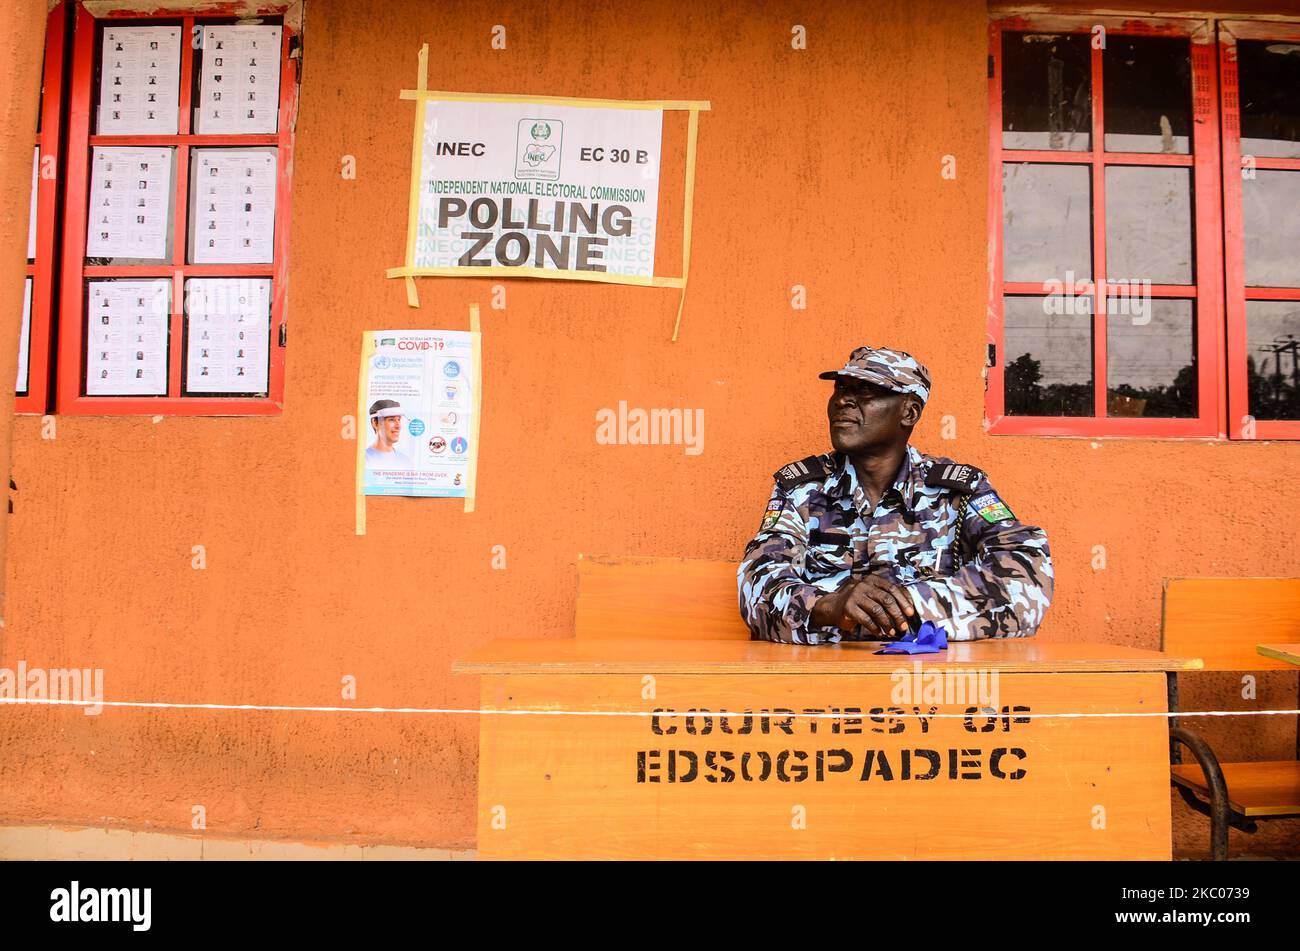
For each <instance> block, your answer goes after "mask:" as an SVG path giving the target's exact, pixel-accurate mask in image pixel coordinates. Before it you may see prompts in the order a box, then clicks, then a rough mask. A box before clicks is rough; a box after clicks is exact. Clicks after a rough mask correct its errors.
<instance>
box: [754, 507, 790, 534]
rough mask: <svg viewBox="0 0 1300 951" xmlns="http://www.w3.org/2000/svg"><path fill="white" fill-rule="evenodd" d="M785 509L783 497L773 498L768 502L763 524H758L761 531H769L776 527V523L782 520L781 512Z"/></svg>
mask: <svg viewBox="0 0 1300 951" xmlns="http://www.w3.org/2000/svg"><path fill="white" fill-rule="evenodd" d="M784 511H785V502H783V501H782V500H781V499H773V500H772V501H771V502H768V503H767V511H766V512H764V513H763V521H762V524H760V525H759V526H758V530H759V531H760V532H766V531H769V530H770V529H772V528H775V527H776V523H777V522H779V521H781V513H782V512H784Z"/></svg>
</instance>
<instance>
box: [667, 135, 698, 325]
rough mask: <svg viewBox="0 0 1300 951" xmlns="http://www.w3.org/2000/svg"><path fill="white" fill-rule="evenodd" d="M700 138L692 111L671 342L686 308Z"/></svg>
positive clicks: (687, 143)
mask: <svg viewBox="0 0 1300 951" xmlns="http://www.w3.org/2000/svg"><path fill="white" fill-rule="evenodd" d="M699 137H700V113H699V110H697V109H692V110H691V114H690V117H689V118H688V119H687V126H686V197H685V209H684V211H683V213H682V299H681V300H680V301H678V302H677V322H676V323H675V324H673V342H674V343H676V342H677V332H678V331H679V330H681V329H682V310H683V308H685V307H686V279H687V278H688V277H689V276H690V273H691V218H692V216H693V214H694V205H695V146H696V142H697V141H698V140H699Z"/></svg>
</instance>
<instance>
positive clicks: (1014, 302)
mask: <svg viewBox="0 0 1300 951" xmlns="http://www.w3.org/2000/svg"><path fill="white" fill-rule="evenodd" d="M1091 310H1092V298H1091V297H1086V296H1085V297H1078V298H1069V297H1067V298H1065V299H1062V298H1060V297H1008V298H1006V299H1005V302H1004V311H1003V313H1004V321H1003V327H1004V332H1003V345H1004V346H1005V348H1006V352H1005V359H1004V360H1003V365H1004V366H1005V368H1006V369H1005V375H1004V383H1003V395H1004V400H1005V405H1004V412H1005V413H1006V414H1007V415H1008V416H1092V415H1093V388H1092V387H1093V374H1092V313H1091Z"/></svg>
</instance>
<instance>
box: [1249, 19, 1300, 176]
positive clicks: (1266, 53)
mask: <svg viewBox="0 0 1300 951" xmlns="http://www.w3.org/2000/svg"><path fill="white" fill-rule="evenodd" d="M1237 76H1238V82H1239V85H1240V89H1241V154H1242V155H1263V156H1272V157H1282V158H1300V43H1281V42H1276V43H1275V42H1270V41H1267V40H1240V41H1238V43H1237Z"/></svg>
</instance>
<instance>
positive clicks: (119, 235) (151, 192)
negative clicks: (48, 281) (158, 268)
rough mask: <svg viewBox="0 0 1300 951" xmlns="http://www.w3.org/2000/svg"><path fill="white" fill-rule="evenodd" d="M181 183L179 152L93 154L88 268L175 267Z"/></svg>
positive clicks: (148, 149)
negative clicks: (178, 183) (174, 243)
mask: <svg viewBox="0 0 1300 951" xmlns="http://www.w3.org/2000/svg"><path fill="white" fill-rule="evenodd" d="M175 182H176V149H175V148H171V147H164V146H120V147H119V146H111V147H105V146H94V147H93V148H91V150H90V198H89V206H88V208H87V212H86V264H87V266H91V265H106V264H112V265H119V264H162V263H166V262H168V261H170V260H171V259H172V235H173V234H174V232H175V220H176V188H175Z"/></svg>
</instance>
